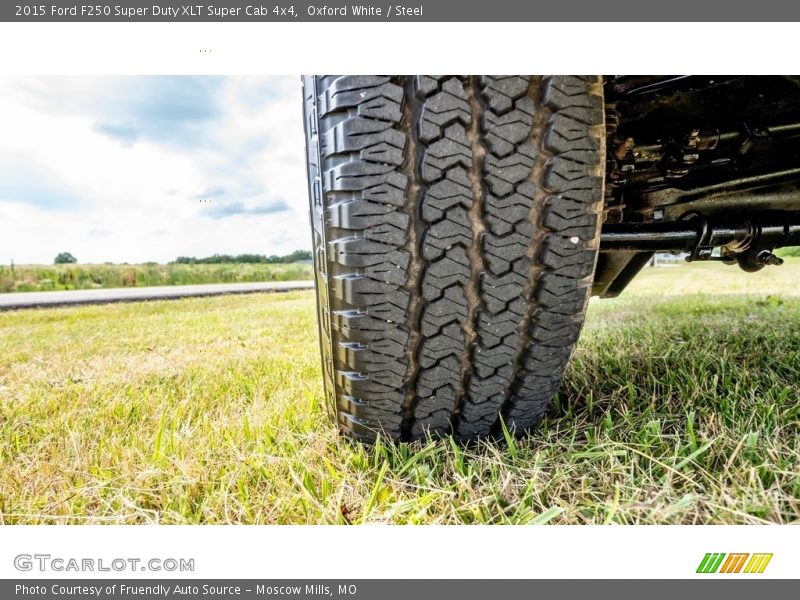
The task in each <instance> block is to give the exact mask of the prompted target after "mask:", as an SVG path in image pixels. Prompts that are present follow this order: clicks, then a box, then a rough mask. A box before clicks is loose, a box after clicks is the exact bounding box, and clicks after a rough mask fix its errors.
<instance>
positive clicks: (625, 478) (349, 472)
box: [0, 260, 800, 523]
mask: <svg viewBox="0 0 800 600" xmlns="http://www.w3.org/2000/svg"><path fill="white" fill-rule="evenodd" d="M797 281H800V260H792V261H787V264H786V265H785V266H784V267H782V268H781V269H769V270H767V269H765V270H764V271H762V272H760V273H757V274H755V275H747V274H744V273H741V272H739V271H738V269H736V268H735V267H724V266H719V265H697V266H692V267H682V268H663V269H649V270H647V271H646V272H645V273H644V274H643V275H642V276H641V278H640V279H638V280H637V281H635V283H634V285H633V286H632V288H631V289H630V290H628V291H626V292H625V294H623V296H622V297H621V298H619V299H617V300H603V301H599V300H594V301H593V302H592V305H591V307H590V311H589V316H588V320H587V325H586V328H585V330H584V336H583V337H582V339H581V342H580V344H579V348H578V351H577V353H576V356H575V360H574V362H573V364H572V366H571V368H570V370H569V373H568V376H567V381H566V383H565V385H564V387H563V388H562V390H561V392H560V393H559V395H558V399H557V402H556V406H555V407H554V408H553V410H552V411H551V413H550V415H549V416H548V418H547V420H546V422H545V423H543V424H542V425H541V426H539V427H537V428H536V429H535V430H534V431H533V432H532V433H531V435H530V436H529V437H527V438H525V439H522V440H511V441H509V442H508V443H507V444H506V443H483V444H480V445H478V446H475V447H470V448H464V447H460V446H457V445H455V444H453V443H452V442H451V441H449V440H440V441H433V442H428V443H422V444H415V445H407V444H400V445H397V446H393V445H388V444H385V443H380V444H379V445H378V446H377V447H375V448H368V447H363V446H359V445H356V444H352V443H350V442H348V441H346V440H344V439H342V438H340V437H338V436H337V433H336V431H335V429H334V427H333V426H332V425H331V424H330V422H329V420H328V417H327V415H326V410H325V406H324V404H323V402H324V401H323V395H322V389H321V383H320V370H319V364H318V362H319V361H318V354H317V338H316V331H315V329H316V323H315V316H314V299H313V295H312V294H311V293H308V292H298V293H290V294H279V295H252V296H230V297H216V298H205V299H190V300H182V301H173V302H152V303H143V304H126V305H109V306H96V307H81V308H68V309H58V310H37V311H28V312H24V311H21V312H11V313H0V513H2V517H1V519H2V522H4V523H87V522H88V523H152V522H160V523H361V522H398V523H767V522H769V523H789V522H797V521H798V520H799V517H800V458H799V457H800V435H798V434H800V427H799V426H798V424H799V421H800V419H799V418H798V417H799V416H800V392H798V384H799V383H800V296H798V294H799V293H800V289H798V286H797ZM712 284H714V285H717V284H722V285H724V286H725V289H726V290H728V291H729V292H731V293H729V294H728V295H711V294H707V293H702V292H703V291H704V290H705V291H706V292H709V291H713V289H714V288H713V287H712ZM686 291H689V292H692V293H691V294H690V295H680V294H681V293H682V292H686ZM746 291H753V292H756V293H755V294H752V295H748V294H745V293H743V292H746ZM734 292H736V293H734ZM665 293H666V295H665Z"/></svg>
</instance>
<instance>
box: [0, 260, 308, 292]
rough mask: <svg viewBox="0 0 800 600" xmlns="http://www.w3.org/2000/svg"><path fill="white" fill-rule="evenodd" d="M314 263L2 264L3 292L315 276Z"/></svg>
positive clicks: (292, 278) (1, 281)
mask: <svg viewBox="0 0 800 600" xmlns="http://www.w3.org/2000/svg"><path fill="white" fill-rule="evenodd" d="M311 271H312V268H311V264H310V263H287V264H195V265H192V264H168V265H161V264H155V263H148V264H142V265H105V264H103V265H50V266H46V265H16V266H14V267H9V266H2V265H0V293H4V292H47V291H51V290H87V289H99V288H118V287H147V286H154V285H187V284H196V283H243V282H250V281H292V280H298V279H311V278H312V276H311V275H312V273H311Z"/></svg>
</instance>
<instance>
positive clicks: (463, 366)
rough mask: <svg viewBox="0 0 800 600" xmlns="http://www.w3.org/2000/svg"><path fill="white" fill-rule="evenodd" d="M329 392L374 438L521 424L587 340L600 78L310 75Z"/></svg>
mask: <svg viewBox="0 0 800 600" xmlns="http://www.w3.org/2000/svg"><path fill="white" fill-rule="evenodd" d="M303 94H304V120H305V132H306V142H307V156H308V180H309V196H310V204H311V222H312V230H313V248H314V267H315V272H316V283H317V286H316V287H317V301H318V311H319V327H320V345H321V352H322V362H323V373H324V379H325V382H324V383H325V391H326V395H327V399H328V401H329V403H330V406H331V408H332V409H333V410H334V412H335V414H336V419H337V422H338V425H339V428H340V429H341V431H343V432H344V433H345V434H347V435H348V436H350V437H352V438H355V439H358V440H362V441H367V442H370V441H374V440H375V438H376V435H378V434H382V435H384V436H388V437H390V438H393V439H397V440H412V439H419V438H423V437H425V436H427V435H434V436H438V435H448V434H452V435H453V436H454V437H455V438H458V439H462V440H472V439H476V438H480V437H484V436H489V435H495V434H496V433H497V432H498V431H500V427H501V426H500V423H501V421H502V422H504V423H505V425H506V427H508V429H509V431H512V432H514V433H516V434H521V433H522V432H524V431H525V430H527V429H528V428H530V427H531V426H532V425H533V424H535V423H536V422H537V421H539V420H540V419H541V418H542V417H543V415H544V414H545V412H546V410H547V408H548V406H549V405H550V403H551V401H552V398H553V396H554V394H555V392H556V391H557V389H558V387H559V385H560V383H561V381H562V378H563V375H564V370H565V368H566V365H567V363H568V361H569V359H570V356H571V354H572V351H573V348H574V347H575V344H576V342H577V340H578V335H579V333H580V329H581V325H582V323H583V318H584V313H585V311H586V307H587V304H588V299H589V292H590V288H591V281H592V276H593V272H594V267H595V262H596V258H597V251H598V246H599V228H600V224H601V221H602V219H601V211H602V199H603V170H604V165H605V141H604V140H605V132H604V107H603V96H602V83H601V79H600V78H599V77H594V76H592V77H571V76H551V77H536V76H527V75H525V76H504V77H489V76H469V77H462V76H444V77H438V76H437V77H433V76H413V77H400V76H398V77H379V76H360V75H349V76H307V77H304V79H303Z"/></svg>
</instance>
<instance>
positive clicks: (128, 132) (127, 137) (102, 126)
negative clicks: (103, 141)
mask: <svg viewBox="0 0 800 600" xmlns="http://www.w3.org/2000/svg"><path fill="white" fill-rule="evenodd" d="M93 129H94V130H95V131H96V132H98V133H102V134H105V135H107V136H109V137H110V138H112V139H115V140H117V141H118V142H119V143H120V144H122V145H123V146H125V147H129V146H133V144H134V143H135V142H136V140H138V139H139V131H138V130H137V129H136V128H135V127H133V126H132V125H128V124H126V123H96V124H95V126H94V128H93Z"/></svg>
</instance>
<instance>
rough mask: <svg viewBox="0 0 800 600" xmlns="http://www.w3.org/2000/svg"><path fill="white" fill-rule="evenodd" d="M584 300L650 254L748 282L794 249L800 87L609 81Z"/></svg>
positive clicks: (751, 81) (621, 279)
mask: <svg viewBox="0 0 800 600" xmlns="http://www.w3.org/2000/svg"><path fill="white" fill-rule="evenodd" d="M604 92H605V106H606V136H607V139H606V144H607V166H606V187H605V190H606V191H605V208H604V215H603V219H604V221H603V228H602V234H601V238H600V254H599V257H598V262H597V268H596V270H595V277H594V285H593V289H592V293H593V294H595V295H599V296H601V297H614V296H616V295H618V294H619V293H620V292H621V291H622V290H623V289H624V288H625V287H626V286H627V285H628V283H629V282H630V281H631V279H632V278H633V277H634V276H635V275H636V273H638V272H639V270H640V269H641V268H642V267H643V266H644V265H646V264H647V263H648V262H649V261H650V259H651V257H652V256H653V254H654V253H655V252H686V253H688V256H687V257H686V260H688V261H697V260H719V261H722V262H724V263H727V264H732V265H735V264H738V265H739V266H740V267H741V268H742V269H744V270H745V271H749V272H752V271H756V270H759V269H761V268H763V267H765V266H772V265H775V266H777V265H780V264H781V262H782V261H781V259H780V258H778V257H777V256H775V254H773V251H774V250H775V249H776V248H780V247H784V246H796V245H800V77H797V76H788V77H779V76H775V77H765V76H759V77H714V76H657V77H650V76H609V77H606V78H605V79H604Z"/></svg>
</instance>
